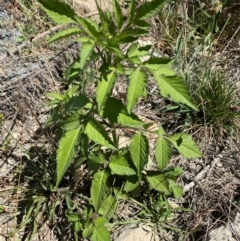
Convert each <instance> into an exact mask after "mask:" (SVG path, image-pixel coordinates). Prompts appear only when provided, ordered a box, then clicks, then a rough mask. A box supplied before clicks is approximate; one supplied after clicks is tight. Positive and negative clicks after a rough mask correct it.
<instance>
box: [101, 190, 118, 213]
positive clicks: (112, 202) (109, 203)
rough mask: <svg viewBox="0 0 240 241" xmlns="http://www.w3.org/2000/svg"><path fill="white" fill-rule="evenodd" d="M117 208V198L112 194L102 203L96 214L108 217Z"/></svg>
mask: <svg viewBox="0 0 240 241" xmlns="http://www.w3.org/2000/svg"><path fill="white" fill-rule="evenodd" d="M116 208H117V200H116V198H114V197H113V195H111V194H110V195H109V196H108V197H107V198H106V199H105V200H104V201H103V203H102V206H101V207H100V208H99V211H98V214H100V215H102V216H104V217H107V218H110V217H111V216H112V215H113V214H114V212H115V210H116Z"/></svg>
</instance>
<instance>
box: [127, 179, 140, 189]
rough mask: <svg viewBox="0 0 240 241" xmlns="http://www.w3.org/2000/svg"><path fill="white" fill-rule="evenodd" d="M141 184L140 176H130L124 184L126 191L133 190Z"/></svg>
mask: <svg viewBox="0 0 240 241" xmlns="http://www.w3.org/2000/svg"><path fill="white" fill-rule="evenodd" d="M139 185H140V178H139V177H138V176H129V177H128V178H127V180H126V183H125V185H124V191H125V192H132V191H134V190H136V189H137V188H138V187H139Z"/></svg>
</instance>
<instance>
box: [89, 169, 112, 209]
mask: <svg viewBox="0 0 240 241" xmlns="http://www.w3.org/2000/svg"><path fill="white" fill-rule="evenodd" d="M108 177H109V173H108V172H107V171H100V172H96V173H95V174H94V175H93V180H92V186H91V190H90V191H91V201H92V204H93V206H94V208H95V211H96V212H98V210H99V208H100V207H101V205H102V202H103V200H104V199H105V198H106V197H107V195H108V192H109V184H108V183H107V180H108Z"/></svg>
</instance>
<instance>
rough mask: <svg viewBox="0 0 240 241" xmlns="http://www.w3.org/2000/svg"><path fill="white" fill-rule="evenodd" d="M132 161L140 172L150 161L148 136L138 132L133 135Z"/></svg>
mask: <svg viewBox="0 0 240 241" xmlns="http://www.w3.org/2000/svg"><path fill="white" fill-rule="evenodd" d="M130 154H131V158H132V161H133V163H134V165H135V167H136V168H137V171H138V173H139V174H140V173H141V171H142V170H143V168H144V166H145V165H146V164H147V162H148V154H149V145H148V140H147V138H146V136H144V135H142V134H141V133H137V134H135V135H134V136H133V138H132V140H131V144H130Z"/></svg>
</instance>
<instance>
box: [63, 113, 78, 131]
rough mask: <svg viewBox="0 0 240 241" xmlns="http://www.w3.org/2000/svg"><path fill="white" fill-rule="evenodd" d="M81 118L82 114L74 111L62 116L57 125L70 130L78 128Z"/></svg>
mask: <svg viewBox="0 0 240 241" xmlns="http://www.w3.org/2000/svg"><path fill="white" fill-rule="evenodd" d="M81 120H82V116H81V115H80V114H79V113H77V112H74V113H72V114H68V115H67V116H65V117H64V118H62V119H61V120H60V122H59V126H60V127H61V128H63V129H64V130H67V131H70V130H73V129H76V128H78V127H79V126H80V123H81Z"/></svg>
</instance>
